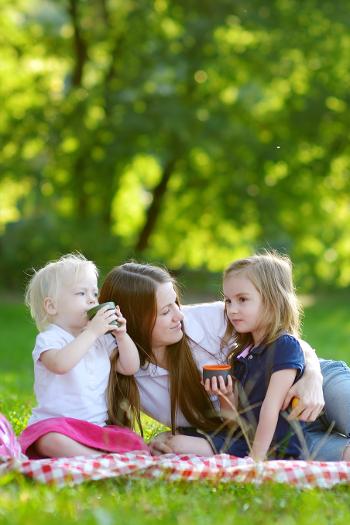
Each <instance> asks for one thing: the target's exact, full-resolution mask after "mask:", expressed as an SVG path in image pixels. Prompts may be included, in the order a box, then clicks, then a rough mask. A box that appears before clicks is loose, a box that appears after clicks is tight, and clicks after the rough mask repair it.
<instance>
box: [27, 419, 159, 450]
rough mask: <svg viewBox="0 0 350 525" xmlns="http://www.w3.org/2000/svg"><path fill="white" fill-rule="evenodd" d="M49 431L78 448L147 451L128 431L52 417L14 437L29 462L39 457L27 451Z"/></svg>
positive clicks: (138, 438)
mask: <svg viewBox="0 0 350 525" xmlns="http://www.w3.org/2000/svg"><path fill="white" fill-rule="evenodd" d="M49 432H57V433H58V434H63V435H65V436H68V437H70V438H71V439H74V441H77V442H78V443H81V444H82V445H85V446H87V447H90V448H94V449H98V450H101V451H103V452H117V453H118V454H123V453H124V452H132V451H136V450H137V451H141V450H142V451H145V452H149V448H148V446H147V445H146V443H145V442H144V441H143V439H142V438H141V437H140V436H139V435H138V434H135V432H133V431H132V430H130V429H128V428H125V427H118V426H117V425H107V426H105V427H100V426H99V425H95V424H94V423H89V422H88V421H82V420H80V419H74V418H72V417H52V418H50V419H44V420H42V421H37V422H36V423H33V424H32V425H29V426H28V427H27V428H25V429H24V430H23V432H22V434H21V435H20V436H19V438H18V440H19V442H20V445H21V448H22V452H23V453H24V454H26V455H27V456H28V457H29V458H31V459H38V458H39V456H37V455H35V454H33V453H32V452H31V451H30V450H28V449H29V448H30V447H31V446H32V445H33V444H34V443H35V442H36V441H37V440H38V439H39V438H41V437H42V436H45V434H48V433H49ZM40 457H41V456H40Z"/></svg>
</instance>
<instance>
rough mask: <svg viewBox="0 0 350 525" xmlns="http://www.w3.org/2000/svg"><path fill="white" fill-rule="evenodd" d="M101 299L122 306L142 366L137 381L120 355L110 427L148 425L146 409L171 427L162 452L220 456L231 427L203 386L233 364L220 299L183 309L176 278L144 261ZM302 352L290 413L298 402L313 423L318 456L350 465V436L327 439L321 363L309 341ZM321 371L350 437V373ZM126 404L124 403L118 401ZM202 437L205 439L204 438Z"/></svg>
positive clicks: (330, 365)
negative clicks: (205, 378)
mask: <svg viewBox="0 0 350 525" xmlns="http://www.w3.org/2000/svg"><path fill="white" fill-rule="evenodd" d="M99 299H100V302H106V301H114V302H115V303H117V304H118V305H119V307H120V309H121V310H122V312H123V315H124V317H125V318H126V320H127V327H128V333H129V334H130V336H131V338H132V339H133V340H134V342H135V344H136V346H137V348H138V351H139V355H140V362H141V368H140V370H139V371H138V372H137V374H136V376H135V378H134V377H124V376H121V375H119V374H117V372H116V370H115V368H114V365H115V360H116V356H114V358H112V370H111V375H110V382H109V391H108V397H109V419H110V420H109V423H114V424H118V423H119V424H120V423H122V424H126V425H128V426H132V425H133V424H134V422H135V421H137V422H138V424H139V426H141V422H140V410H142V411H143V412H145V413H146V414H148V415H150V416H151V417H153V418H154V419H156V420H157V421H159V422H161V423H163V424H165V425H167V426H170V428H171V433H163V434H161V435H160V436H159V437H157V438H155V440H154V441H153V443H152V448H153V452H154V453H164V452H176V453H191V452H194V453H201V454H203V455H212V454H213V448H212V446H211V439H210V436H211V435H212V434H213V433H216V434H217V432H218V431H219V432H220V430H223V426H224V424H223V421H222V420H221V418H220V417H219V416H218V412H217V409H218V400H217V399H216V398H210V397H209V395H208V394H207V393H206V392H205V390H204V388H203V386H202V384H201V374H200V370H201V369H202V366H203V365H204V364H208V363H212V364H215V363H222V362H226V359H227V355H228V353H229V350H230V343H231V344H232V341H230V340H227V337H226V338H225V333H226V329H227V321H226V317H225V311H224V304H223V303H222V302H214V303H207V304H200V305H193V306H184V307H182V308H181V309H180V306H179V302H178V293H177V290H176V284H175V282H174V280H173V278H172V277H171V276H170V274H169V273H168V272H167V271H166V270H164V269H162V268H159V267H156V266H152V265H147V264H137V263H126V264H123V265H121V266H117V267H115V268H114V269H112V270H111V272H110V273H109V274H108V275H107V277H106V279H105V281H104V283H103V286H102V288H101V292H100V298H99ZM302 348H303V350H304V354H305V362H306V369H305V373H304V375H303V377H302V378H301V379H300V380H299V381H298V382H297V383H295V384H294V385H293V387H292V388H291V389H290V390H289V393H288V395H287V397H286V400H285V403H284V408H285V407H287V406H288V405H289V403H290V400H291V399H292V398H293V397H298V398H299V404H298V405H297V407H296V408H294V409H293V412H292V414H291V415H292V416H294V417H299V419H302V420H303V421H307V422H313V423H309V425H307V430H306V432H305V440H306V445H307V447H308V450H309V454H310V455H311V457H312V458H314V459H320V460H326V461H327V460H328V461H335V460H341V459H343V460H350V447H348V445H349V440H348V438H347V437H346V436H345V435H340V434H338V433H331V434H330V435H329V436H327V433H326V431H327V428H328V427H329V425H328V424H327V420H321V419H320V418H318V419H316V418H317V416H319V414H320V412H321V410H322V408H323V394H322V375H321V372H320V364H319V361H318V359H317V357H316V355H315V353H314V351H313V350H312V349H311V347H310V346H309V345H308V344H307V343H305V342H302ZM321 368H322V372H323V374H324V376H325V377H324V394H325V397H326V410H327V412H328V411H329V412H331V414H332V416H334V415H335V416H336V419H337V420H339V425H338V424H337V428H339V427H340V428H341V429H342V432H343V434H346V435H348V434H349V433H350V417H349V416H350V410H348V407H345V406H344V402H346V399H349V398H350V396H347V395H346V392H345V391H344V387H346V389H347V390H346V391H347V392H350V370H349V368H348V367H346V365H345V364H343V363H340V362H333V361H324V362H323V363H321ZM340 383H341V387H340ZM338 386H339V387H340V388H338ZM120 399H123V402H122V403H117V402H116V400H120ZM328 401H330V402H328ZM337 401H338V402H337ZM340 405H342V406H341V407H340ZM335 409H336V411H337V413H336V414H334V412H335ZM339 412H341V413H340V414H339ZM337 423H338V422H337ZM309 427H310V428H309ZM193 429H198V431H194V430H193ZM186 434H189V435H186ZM199 434H203V437H197V436H198V435H199ZM214 452H219V451H218V450H217V449H214Z"/></svg>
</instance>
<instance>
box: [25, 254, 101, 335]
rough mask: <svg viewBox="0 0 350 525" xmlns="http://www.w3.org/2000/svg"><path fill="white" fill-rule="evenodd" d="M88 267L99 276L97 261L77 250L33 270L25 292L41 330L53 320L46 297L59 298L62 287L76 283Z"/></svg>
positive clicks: (31, 311)
mask: <svg viewBox="0 0 350 525" xmlns="http://www.w3.org/2000/svg"><path fill="white" fill-rule="evenodd" d="M87 268H92V270H93V271H94V272H95V274H96V277H98V270H97V267H96V265H95V263H93V262H92V261H89V260H87V259H86V258H85V257H84V255H82V254H81V253H78V252H77V253H68V254H67V255H63V256H62V257H60V259H58V260H56V261H50V262H48V263H47V264H46V265H45V266H44V267H43V268H41V269H40V270H38V271H36V270H33V271H34V273H33V275H32V277H31V279H30V281H29V283H28V285H27V288H26V292H25V303H26V305H27V306H28V308H29V309H30V314H31V316H32V318H33V319H34V321H35V324H36V326H37V328H38V330H39V331H40V332H41V331H43V330H45V328H47V326H48V325H49V324H50V322H51V319H50V316H49V315H48V313H47V311H46V309H45V306H44V301H45V298H46V297H51V298H52V299H57V297H58V294H59V292H60V289H61V288H62V287H63V286H69V285H70V284H74V283H75V282H76V281H77V280H78V279H79V277H80V276H81V274H82V273H83V272H84V271H86V270H87Z"/></svg>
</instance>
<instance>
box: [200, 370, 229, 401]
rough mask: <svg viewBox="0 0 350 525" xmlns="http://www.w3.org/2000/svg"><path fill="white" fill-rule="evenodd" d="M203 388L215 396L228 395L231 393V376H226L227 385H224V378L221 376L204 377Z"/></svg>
mask: <svg viewBox="0 0 350 525" xmlns="http://www.w3.org/2000/svg"><path fill="white" fill-rule="evenodd" d="M204 388H205V390H206V391H207V392H208V394H213V395H216V396H226V397H227V396H230V395H232V394H233V381H232V376H231V375H228V376H227V385H225V381H224V378H223V377H221V376H215V377H212V378H211V380H210V379H206V380H205V382H204Z"/></svg>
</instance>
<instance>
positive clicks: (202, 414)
mask: <svg viewBox="0 0 350 525" xmlns="http://www.w3.org/2000/svg"><path fill="white" fill-rule="evenodd" d="M167 282H172V283H173V285H174V289H175V291H177V290H176V284H175V282H174V280H173V278H172V277H171V276H170V274H169V273H168V272H167V271H166V270H164V269H162V268H159V267H157V266H152V265H149V264H138V263H134V262H131V263H125V264H122V265H121V266H116V267H115V268H113V269H112V270H111V271H110V272H109V274H108V275H107V277H106V279H105V281H104V283H103V285H102V288H101V292H100V297H99V300H100V302H101V303H103V302H107V301H114V302H115V303H116V304H118V305H119V307H120V310H121V312H122V314H123V316H124V317H125V319H126V321H127V330H128V334H129V335H130V337H131V338H132V339H133V341H134V343H135V344H136V346H137V349H138V352H139V356H140V363H141V366H144V365H146V364H147V363H150V362H152V363H155V364H156V358H155V356H154V354H153V353H152V344H151V340H152V331H153V327H154V324H155V321H156V316H157V301H156V291H157V287H158V285H159V284H162V283H167ZM166 357H167V366H168V370H169V381H170V401H171V430H172V432H173V433H175V428H176V412H177V409H180V410H181V411H182V413H183V414H184V416H185V418H186V419H187V421H188V422H189V423H190V425H191V426H194V427H195V428H198V429H200V430H203V431H215V430H218V428H219V427H220V426H222V419H221V418H220V417H219V416H218V415H217V414H215V410H214V407H213V405H212V403H211V400H210V398H209V396H208V394H207V393H206V391H205V390H204V388H203V386H202V385H201V382H200V380H201V377H200V373H199V370H198V369H197V366H196V364H195V361H194V359H193V356H192V352H191V348H190V341H189V338H188V337H187V336H186V335H184V336H183V337H182V339H181V341H179V342H178V343H175V344H173V345H170V346H169V347H168V351H167V354H166ZM117 358H118V354H117V352H115V353H114V354H113V355H112V357H111V373H110V377H109V382H108V394H107V395H108V418H109V420H108V422H109V423H110V424H118V425H124V426H128V427H130V428H132V427H134V426H135V423H137V424H138V426H139V428H140V430H141V433H142V424H141V418H140V410H141V407H140V395H139V391H138V388H137V384H136V381H135V378H134V377H133V376H123V375H121V374H118V373H117V370H116V362H117Z"/></svg>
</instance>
